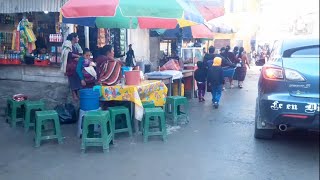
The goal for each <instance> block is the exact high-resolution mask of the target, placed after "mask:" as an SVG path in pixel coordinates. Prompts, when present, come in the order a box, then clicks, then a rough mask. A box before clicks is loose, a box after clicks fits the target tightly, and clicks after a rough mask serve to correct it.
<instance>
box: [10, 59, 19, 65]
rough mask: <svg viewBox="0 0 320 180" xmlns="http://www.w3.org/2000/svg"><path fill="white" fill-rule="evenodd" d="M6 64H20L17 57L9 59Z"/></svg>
mask: <svg viewBox="0 0 320 180" xmlns="http://www.w3.org/2000/svg"><path fill="white" fill-rule="evenodd" d="M8 64H14V65H18V64H21V61H20V60H18V59H13V60H9V61H8Z"/></svg>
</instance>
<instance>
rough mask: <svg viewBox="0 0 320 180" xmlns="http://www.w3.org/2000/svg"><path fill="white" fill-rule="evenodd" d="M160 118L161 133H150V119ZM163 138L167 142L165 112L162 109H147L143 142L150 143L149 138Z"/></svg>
mask: <svg viewBox="0 0 320 180" xmlns="http://www.w3.org/2000/svg"><path fill="white" fill-rule="evenodd" d="M151 117H154V118H155V119H156V117H159V118H160V123H159V131H157V132H153V131H152V132H150V118H151ZM159 135H160V136H162V139H163V141H167V128H166V120H165V112H164V110H163V109H162V108H158V107H157V108H146V109H145V115H144V128H143V141H144V142H145V143H146V142H148V138H149V136H159Z"/></svg>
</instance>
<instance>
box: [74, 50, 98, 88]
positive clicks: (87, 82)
mask: <svg viewBox="0 0 320 180" xmlns="http://www.w3.org/2000/svg"><path fill="white" fill-rule="evenodd" d="M90 57H91V52H90V50H89V49H87V48H86V49H84V51H83V56H82V57H80V58H79V61H78V64H77V73H78V75H79V78H80V80H81V85H82V87H83V88H92V87H93V86H94V85H95V83H96V79H97V73H96V71H95V69H94V67H95V66H96V65H95V63H94V62H93V61H92V60H91V58H90Z"/></svg>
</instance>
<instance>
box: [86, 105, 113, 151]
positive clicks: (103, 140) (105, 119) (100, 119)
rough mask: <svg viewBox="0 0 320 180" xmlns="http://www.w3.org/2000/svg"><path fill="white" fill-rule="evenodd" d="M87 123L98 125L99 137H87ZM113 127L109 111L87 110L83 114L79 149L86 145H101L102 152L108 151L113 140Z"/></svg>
mask: <svg viewBox="0 0 320 180" xmlns="http://www.w3.org/2000/svg"><path fill="white" fill-rule="evenodd" d="M89 125H100V127H101V136H100V137H88V133H89ZM113 135H114V134H113V128H112V123H111V120H110V113H109V111H89V112H87V113H86V114H85V115H84V120H83V128H82V143H81V150H82V152H85V150H86V148H87V147H88V146H102V148H103V152H109V144H110V143H111V142H112V141H113Z"/></svg>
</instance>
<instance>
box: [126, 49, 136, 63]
mask: <svg viewBox="0 0 320 180" xmlns="http://www.w3.org/2000/svg"><path fill="white" fill-rule="evenodd" d="M134 59H135V56H134V51H133V49H132V44H129V50H128V52H127V57H126V66H129V67H133V66H135V62H134Z"/></svg>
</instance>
